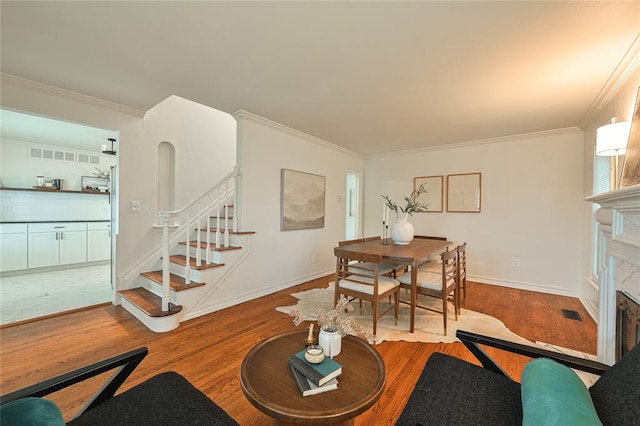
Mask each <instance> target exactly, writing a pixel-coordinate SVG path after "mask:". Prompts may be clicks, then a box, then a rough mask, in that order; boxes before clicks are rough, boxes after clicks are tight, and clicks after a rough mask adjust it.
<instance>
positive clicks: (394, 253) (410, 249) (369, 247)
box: [340, 238, 452, 265]
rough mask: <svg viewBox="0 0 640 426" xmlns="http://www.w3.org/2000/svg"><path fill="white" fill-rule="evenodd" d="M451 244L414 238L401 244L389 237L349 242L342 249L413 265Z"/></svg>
mask: <svg viewBox="0 0 640 426" xmlns="http://www.w3.org/2000/svg"><path fill="white" fill-rule="evenodd" d="M451 244H452V243H451V241H444V240H435V239H427V238H414V239H413V240H412V241H411V242H410V243H409V244H406V245H400V244H394V243H393V241H391V239H390V238H387V239H386V240H371V241H365V242H362V243H355V244H348V245H345V246H341V247H340V249H342V250H346V251H350V252H353V253H367V254H379V255H382V259H383V260H384V261H385V262H390V263H397V264H399V265H412V264H413V263H414V262H415V261H419V260H420V259H422V258H425V257H429V256H431V255H433V254H437V253H440V252H442V251H443V250H444V249H446V248H447V247H448V246H449V245H451Z"/></svg>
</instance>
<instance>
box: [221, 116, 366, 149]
mask: <svg viewBox="0 0 640 426" xmlns="http://www.w3.org/2000/svg"><path fill="white" fill-rule="evenodd" d="M231 115H232V116H233V117H234V118H235V119H236V120H239V119H245V120H249V121H253V122H254V123H259V124H262V125H265V126H268V127H271V128H273V129H276V130H279V131H281V132H285V133H289V134H290V135H293V136H296V137H299V138H302V139H305V140H307V141H309V142H312V143H315V144H317V145H320V146H322V147H323V148H328V149H332V150H334V151H338V152H340V153H341V154H346V155H350V156H352V157H356V158H360V159H364V158H365V156H364V155H362V154H361V153H359V152H355V151H351V150H349V149H346V148H343V147H341V146H338V145H335V144H332V143H330V142H327V141H325V140H322V139H320V138H317V137H315V136H311V135H309V134H307V133H303V132H301V131H298V130H295V129H292V128H291V127H287V126H285V125H282V124H280V123H276V122H275V121H271V120H269V119H267V118H264V117H260V116H259V115H255V114H253V113H250V112H248V111H245V110H238V111H236V112H234V113H232V114H231Z"/></svg>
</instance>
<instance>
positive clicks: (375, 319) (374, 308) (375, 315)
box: [371, 299, 378, 337]
mask: <svg viewBox="0 0 640 426" xmlns="http://www.w3.org/2000/svg"><path fill="white" fill-rule="evenodd" d="M371 304H372V305H373V306H372V308H371V311H372V312H373V336H374V337H375V335H376V330H377V327H378V301H377V300H375V299H374V300H373V301H372V302H371Z"/></svg>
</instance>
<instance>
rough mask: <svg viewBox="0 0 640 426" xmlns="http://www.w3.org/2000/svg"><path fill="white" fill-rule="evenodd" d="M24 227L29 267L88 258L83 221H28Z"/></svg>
mask: <svg viewBox="0 0 640 426" xmlns="http://www.w3.org/2000/svg"><path fill="white" fill-rule="evenodd" d="M27 229H28V263H27V266H28V267H29V268H41V267H46V266H55V265H68V264H71V263H82V262H86V261H87V224H86V223H85V222H69V223H66V222H64V223H63V222H57V223H30V224H29V225H28V227H27Z"/></svg>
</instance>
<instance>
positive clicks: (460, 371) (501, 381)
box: [397, 331, 640, 426]
mask: <svg viewBox="0 0 640 426" xmlns="http://www.w3.org/2000/svg"><path fill="white" fill-rule="evenodd" d="M456 336H457V337H458V338H459V339H460V340H461V341H462V342H463V344H465V346H466V347H467V348H468V349H469V350H470V351H471V352H472V353H473V354H474V355H475V356H476V358H478V360H479V361H480V362H481V364H482V365H483V366H482V367H480V366H477V365H475V364H471V363H469V362H466V361H463V360H461V359H458V358H455V357H452V356H449V355H445V354H442V353H434V354H433V355H432V356H431V357H430V358H429V359H428V361H427V363H426V365H425V367H424V370H423V372H422V374H421V376H420V378H419V379H418V382H417V384H416V386H415V389H414V391H413V393H412V395H411V397H410V398H409V401H408V402H407V405H406V406H405V408H404V410H403V412H402V414H401V416H400V418H399V420H398V422H397V425H403V426H404V425H439V426H440V425H456V426H460V425H491V426H497V425H509V426H512V425H521V424H522V425H562V426H565V425H580V426H584V425H589V424H593V425H598V424H603V425H616V426H624V425H635V426H638V425H640V345H638V346H636V347H635V348H633V349H631V350H630V351H629V352H628V353H627V354H626V355H625V356H624V357H623V358H622V359H621V360H620V361H618V362H617V363H616V364H615V365H614V366H612V367H609V366H607V365H605V364H601V363H598V362H595V361H589V360H585V359H582V358H576V357H572V356H569V355H564V354H559V353H556V352H551V351H546V350H543V349H539V348H535V347H531V346H526V345H520V344H516V343H511V342H507V341H504V340H500V339H493V338H489V337H486V336H481V335H478V334H474V333H469V332H465V331H458V332H457V333H456ZM479 345H486V346H490V347H494V348H498V349H502V350H506V351H509V352H512V353H516V354H519V355H523V356H528V357H531V358H535V359H534V360H533V361H531V362H529V363H528V364H527V366H526V368H525V371H524V372H523V377H522V384H521V383H519V382H516V381H514V380H512V379H511V378H510V377H509V376H508V375H507V374H506V373H505V372H504V371H503V370H502V369H501V368H500V367H499V366H498V365H497V364H496V363H495V362H494V361H493V360H492V359H491V358H490V357H489V356H488V355H487V354H486V352H485V351H484V350H483V349H482V347H480V346H479ZM569 368H574V369H578V370H581V371H586V372H589V373H593V374H597V375H599V376H600V377H599V378H598V380H597V381H596V382H595V384H593V385H592V386H591V387H590V388H587V387H586V386H585V385H584V384H583V383H582V381H581V380H580V379H579V378H578V376H577V375H576V374H575V373H574V372H573V371H572V370H570V369H569Z"/></svg>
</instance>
